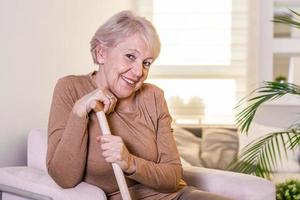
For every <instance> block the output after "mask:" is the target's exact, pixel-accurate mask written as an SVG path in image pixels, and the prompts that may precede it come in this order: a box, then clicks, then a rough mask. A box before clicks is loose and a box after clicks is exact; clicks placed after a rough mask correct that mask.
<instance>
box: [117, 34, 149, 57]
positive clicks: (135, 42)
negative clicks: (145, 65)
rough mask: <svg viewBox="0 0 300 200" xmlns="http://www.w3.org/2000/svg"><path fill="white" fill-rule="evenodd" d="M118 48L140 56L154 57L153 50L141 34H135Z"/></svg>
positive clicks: (122, 41) (123, 41) (118, 45)
mask: <svg viewBox="0 0 300 200" xmlns="http://www.w3.org/2000/svg"><path fill="white" fill-rule="evenodd" d="M116 47H117V48H118V49H120V50H123V51H132V52H136V53H139V54H145V55H148V56H147V57H153V51H152V49H151V48H150V47H149V45H148V44H147V43H146V41H145V40H144V38H143V37H142V36H141V35H140V34H135V35H133V36H130V37H127V38H125V39H123V40H121V42H119V43H118V44H117V46H116Z"/></svg>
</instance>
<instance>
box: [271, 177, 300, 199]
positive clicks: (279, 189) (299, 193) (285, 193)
mask: <svg viewBox="0 0 300 200" xmlns="http://www.w3.org/2000/svg"><path fill="white" fill-rule="evenodd" d="M276 200H300V181H299V180H295V179H291V180H287V181H285V182H283V183H279V184H277V185H276Z"/></svg>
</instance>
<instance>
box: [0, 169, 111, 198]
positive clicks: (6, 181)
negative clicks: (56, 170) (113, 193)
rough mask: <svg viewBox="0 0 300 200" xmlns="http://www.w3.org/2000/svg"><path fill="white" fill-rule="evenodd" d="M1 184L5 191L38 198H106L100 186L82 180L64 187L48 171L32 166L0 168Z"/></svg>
mask: <svg viewBox="0 0 300 200" xmlns="http://www.w3.org/2000/svg"><path fill="white" fill-rule="evenodd" d="M0 177H1V178H0V186H1V188H0V189H1V190H3V192H4V193H10V194H13V195H18V196H22V197H25V198H26V199H38V200H46V199H53V200H82V199H89V200H106V199H107V198H106V195H105V193H104V192H103V190H101V189H100V188H98V187H96V186H93V185H90V184H88V183H85V182H81V183H80V184H78V185H77V186H76V187H74V188H69V189H62V188H61V187H59V186H58V185H57V184H56V183H55V182H54V181H53V180H52V178H51V177H50V176H49V175H48V174H47V172H46V171H44V170H40V169H36V168H32V167H4V168H0Z"/></svg>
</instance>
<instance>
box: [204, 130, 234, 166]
mask: <svg viewBox="0 0 300 200" xmlns="http://www.w3.org/2000/svg"><path fill="white" fill-rule="evenodd" d="M238 151H239V138H238V134H237V131H236V130H235V129H228V128H203V130H202V143H201V156H200V158H201V162H202V163H203V164H204V166H205V167H207V168H215V169H226V168H227V166H228V165H229V164H230V163H231V162H232V161H233V159H236V158H237V155H238Z"/></svg>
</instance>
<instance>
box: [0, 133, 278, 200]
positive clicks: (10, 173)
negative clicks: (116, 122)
mask: <svg viewBox="0 0 300 200" xmlns="http://www.w3.org/2000/svg"><path fill="white" fill-rule="evenodd" d="M46 150H47V134H46V131H45V130H41V129H33V130H31V132H30V133H29V136H28V147H27V166H18V167H3V168H0V199H2V200H29V199H35V200H77V199H78V200H82V199H90V200H94V199H95V200H96V199H97V200H106V199H107V198H106V196H105V193H104V192H103V190H101V188H98V187H96V186H93V185H90V184H88V183H85V182H82V183H80V184H79V185H77V186H76V187H74V188H70V189H62V188H60V187H59V186H58V185H57V184H56V183H55V182H54V181H53V180H52V178H51V177H50V176H49V175H48V173H47V170H46V161H45V160H46ZM184 179H185V180H186V181H187V182H188V183H189V184H190V185H193V186H195V187H197V188H199V189H202V190H206V191H210V192H214V193H217V194H221V195H224V196H228V197H231V198H233V199H236V200H275V186H274V184H273V183H271V182H270V181H267V180H265V179H262V178H258V177H254V176H250V175H244V174H238V173H233V172H227V171H221V170H213V169H207V168H202V167H191V166H190V167H184Z"/></svg>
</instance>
